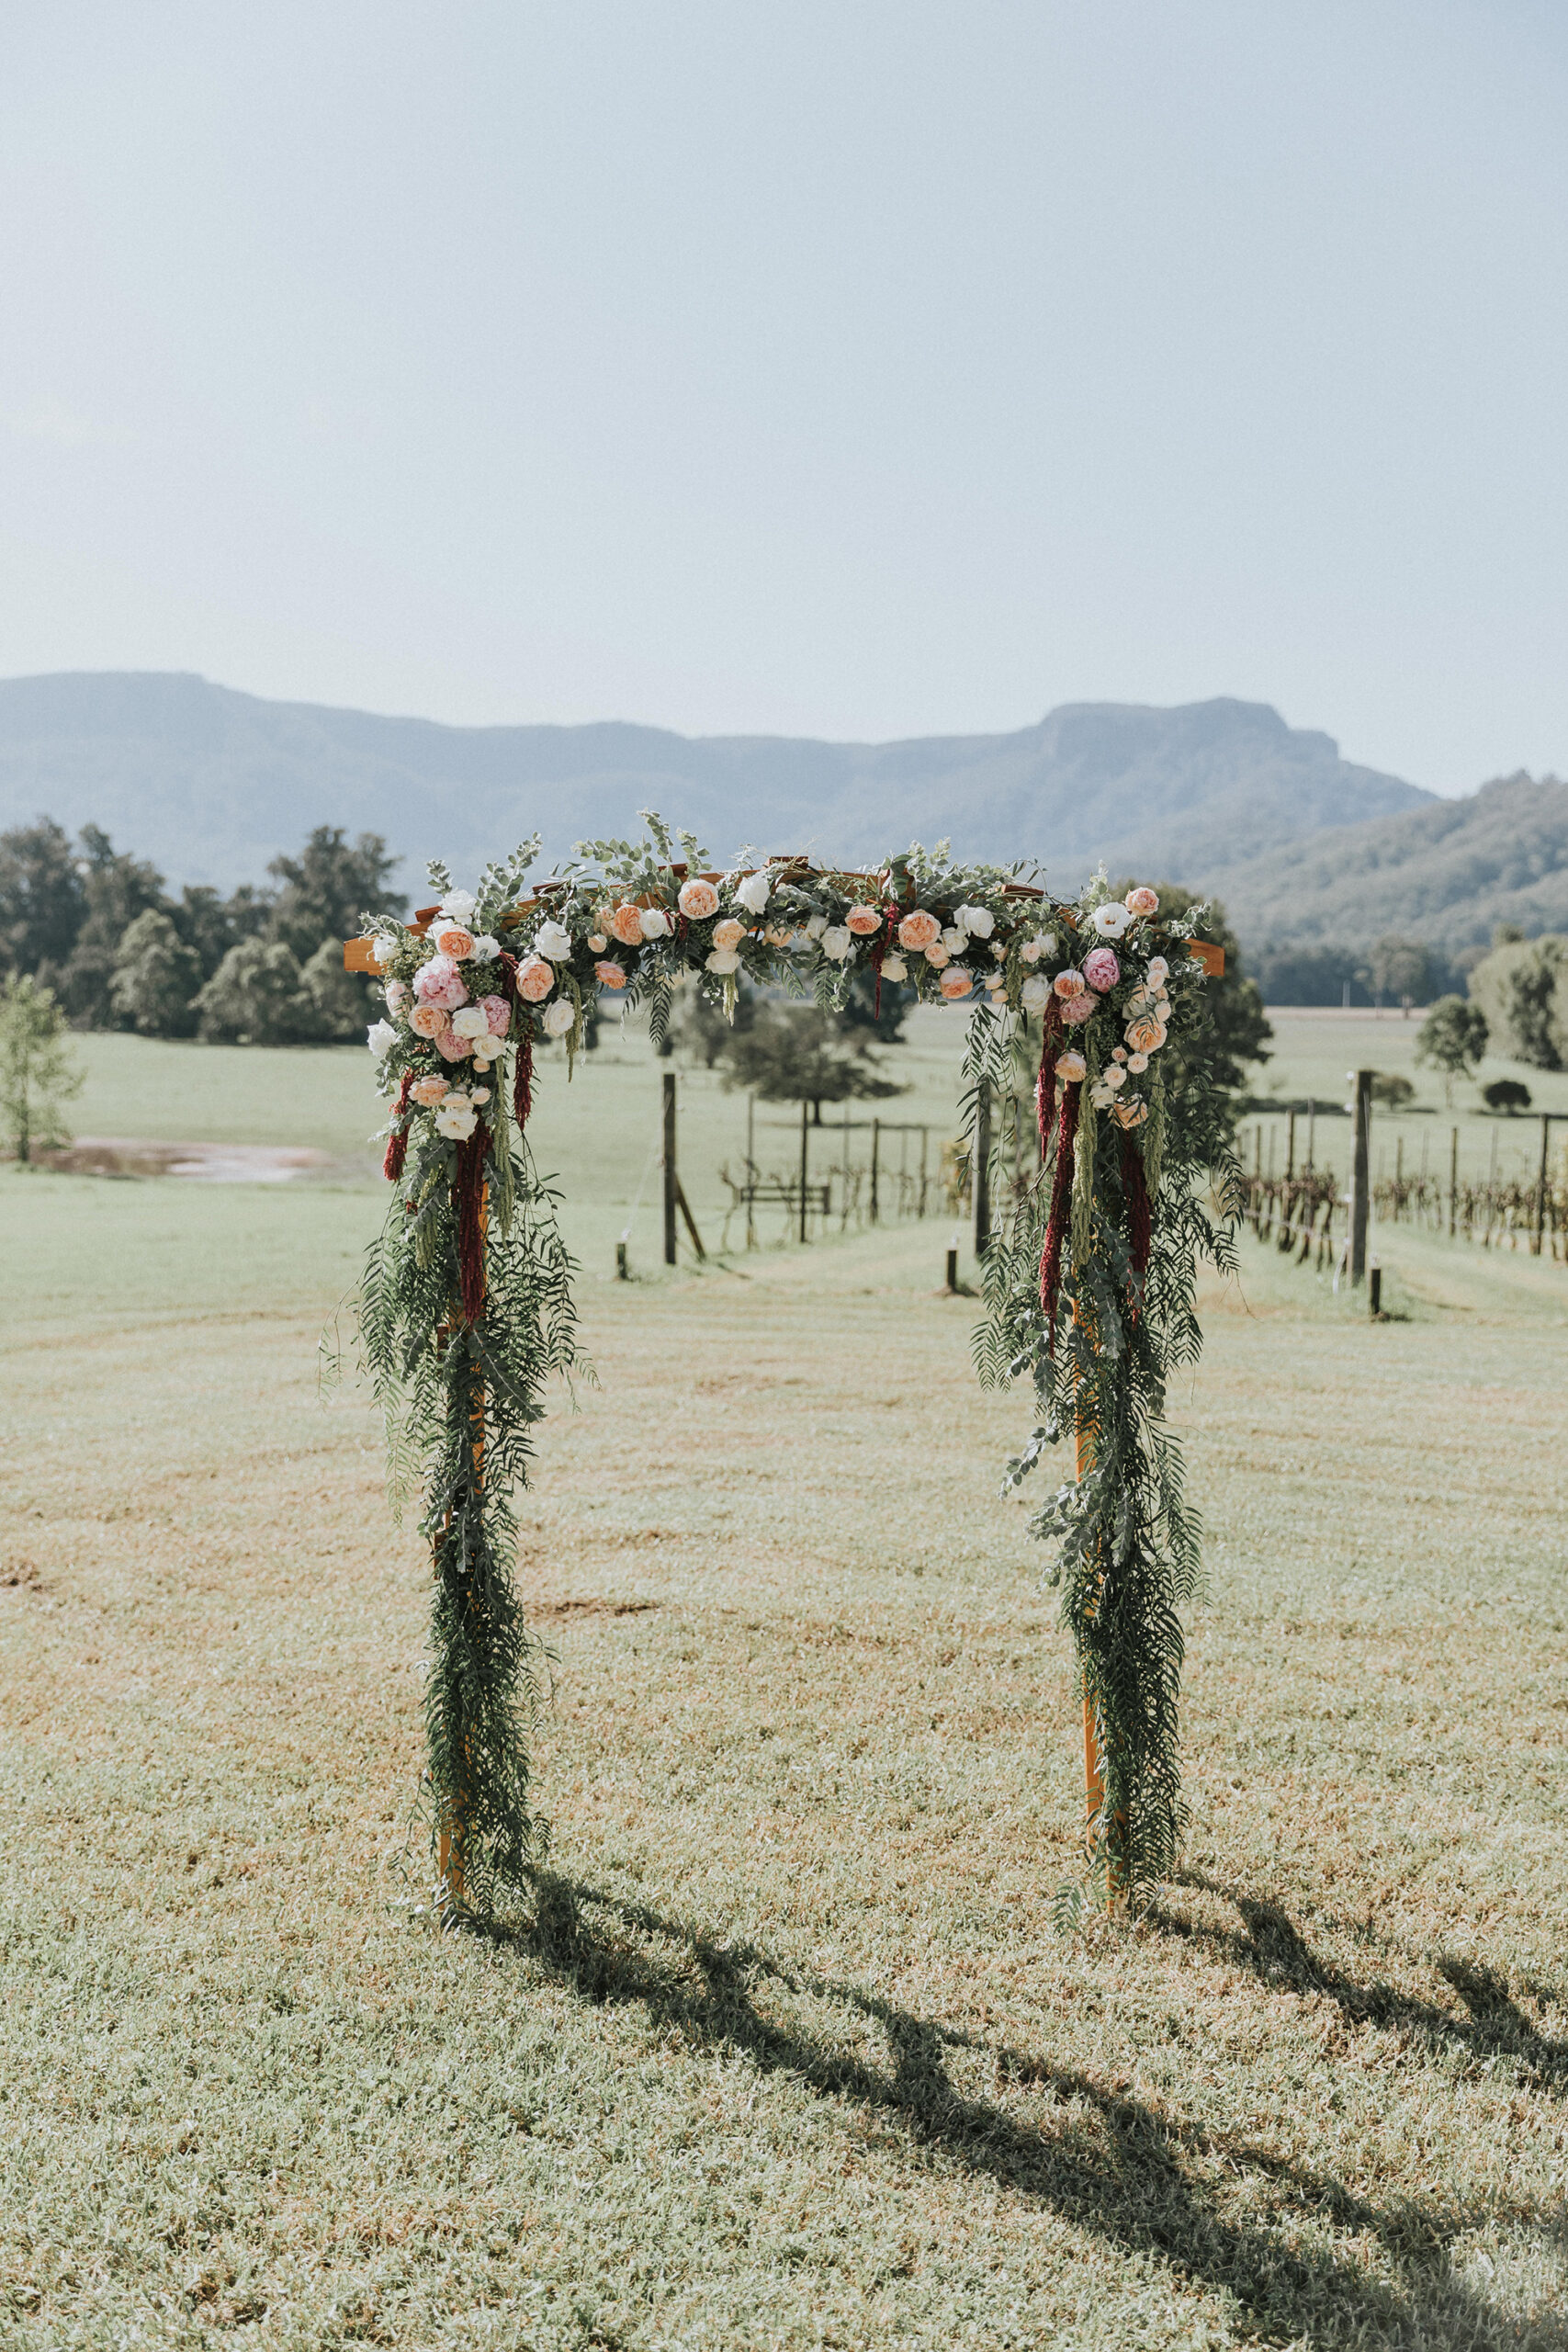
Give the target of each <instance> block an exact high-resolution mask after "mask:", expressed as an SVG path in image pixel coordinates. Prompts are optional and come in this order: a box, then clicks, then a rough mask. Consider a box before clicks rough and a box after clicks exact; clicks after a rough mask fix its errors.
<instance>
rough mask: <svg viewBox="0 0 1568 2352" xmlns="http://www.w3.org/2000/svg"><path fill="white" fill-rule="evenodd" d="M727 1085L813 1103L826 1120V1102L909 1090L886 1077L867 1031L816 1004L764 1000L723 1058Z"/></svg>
mask: <svg viewBox="0 0 1568 2352" xmlns="http://www.w3.org/2000/svg"><path fill="white" fill-rule="evenodd" d="M719 1068H720V1070H721V1072H722V1075H723V1080H724V1083H725V1085H726V1086H727V1087H739V1088H742V1089H743V1090H744V1091H746V1092H747V1093H755V1094H760V1095H761V1098H762V1100H763V1102H764V1103H810V1105H811V1116H812V1121H813V1124H814V1125H818V1126H820V1125H821V1124H822V1105H823V1103H846V1102H851V1101H855V1102H874V1101H876V1100H878V1099H880V1098H883V1097H886V1096H887V1095H889V1094H902V1093H904V1092H905V1091H906V1089H905V1088H903V1087H902V1086H899V1085H897V1084H895V1082H894V1081H893V1080H891V1079H888V1078H884V1077H883V1075H882V1071H881V1066H880V1064H879V1063H878V1062H877V1060H876V1059H875V1057H874V1055H873V1054H872V1052H871V1050H870V1039H869V1035H868V1034H867V1033H866V1032H865V1031H861V1032H859V1033H858V1034H857V1033H855V1032H850V1033H848V1034H846V1032H845V1031H844V1030H843V1029H842V1028H841V1027H840V1024H839V1023H838V1021H837V1019H836V1017H835V1016H834V1015H833V1014H832V1013H830V1012H823V1011H822V1010H821V1009H820V1007H819V1006H818V1005H815V1004H771V1003H762V1004H760V1005H759V1006H758V1008H757V1013H756V1018H755V1020H754V1021H753V1022H752V1023H751V1025H750V1028H749V1029H742V1030H738V1031H736V1032H735V1033H734V1034H733V1035H732V1036H731V1038H730V1041H729V1043H728V1046H726V1048H725V1050H724V1053H723V1055H722V1057H721V1058H720V1062H719Z"/></svg>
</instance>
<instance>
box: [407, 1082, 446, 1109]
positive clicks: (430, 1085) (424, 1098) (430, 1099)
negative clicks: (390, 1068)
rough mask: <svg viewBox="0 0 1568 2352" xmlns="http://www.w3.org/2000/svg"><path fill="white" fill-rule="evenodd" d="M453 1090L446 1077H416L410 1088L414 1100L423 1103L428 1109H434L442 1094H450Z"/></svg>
mask: <svg viewBox="0 0 1568 2352" xmlns="http://www.w3.org/2000/svg"><path fill="white" fill-rule="evenodd" d="M451 1091H452V1090H451V1088H450V1086H449V1085H448V1084H447V1082H446V1079H444V1078H416V1079H415V1080H414V1082H413V1084H412V1086H411V1087H410V1088H409V1092H410V1093H411V1094H412V1096H413V1099H414V1101H415V1102H416V1103H423V1107H424V1108H425V1110H427V1111H433V1110H434V1108H435V1105H436V1104H437V1103H439V1102H440V1100H441V1098H442V1096H443V1095H444V1094H449V1093H450V1092H451Z"/></svg>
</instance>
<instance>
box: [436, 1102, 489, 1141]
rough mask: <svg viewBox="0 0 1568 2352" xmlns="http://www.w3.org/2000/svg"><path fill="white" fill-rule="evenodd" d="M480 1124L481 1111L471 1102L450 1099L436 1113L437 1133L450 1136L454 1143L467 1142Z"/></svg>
mask: <svg viewBox="0 0 1568 2352" xmlns="http://www.w3.org/2000/svg"><path fill="white" fill-rule="evenodd" d="M477 1125H479V1113H478V1112H477V1111H476V1110H475V1109H474V1106H473V1104H472V1103H463V1102H457V1103H454V1102H452V1101H451V1100H450V1099H448V1100H447V1101H446V1102H445V1103H443V1104H442V1105H441V1108H440V1109H439V1110H438V1111H437V1112H436V1114H435V1132H436V1134H437V1135H438V1136H448V1137H449V1138H450V1139H451V1141H452V1142H454V1143H467V1142H468V1137H469V1136H471V1135H472V1134H473V1132H474V1129H475V1127H476V1126H477Z"/></svg>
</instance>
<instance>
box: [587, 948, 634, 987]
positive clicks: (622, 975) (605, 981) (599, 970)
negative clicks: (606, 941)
mask: <svg viewBox="0 0 1568 2352" xmlns="http://www.w3.org/2000/svg"><path fill="white" fill-rule="evenodd" d="M593 977H594V978H595V979H596V980H597V981H598V983H599V985H600V987H601V988H602V989H624V988H625V987H626V967H625V965H624V964H617V963H616V961H615V957H614V956H604V957H603V958H602V960H601V961H600V962H599V963H597V964H595V965H594V967H593Z"/></svg>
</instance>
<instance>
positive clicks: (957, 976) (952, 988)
mask: <svg viewBox="0 0 1568 2352" xmlns="http://www.w3.org/2000/svg"><path fill="white" fill-rule="evenodd" d="M937 985H938V987H939V988H940V989H941V990H942V994H943V996H945V997H949V998H957V997H961V996H967V995H968V993H969V990H970V987H971V985H972V983H971V981H970V978H969V974H968V973H967V972H966V971H965V970H964V967H963V965H962V964H950V965H949V966H948V967H947V969H946V971H945V972H944V973H943V974H942V978H941V979H940V980H939V981H938V983H937Z"/></svg>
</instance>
